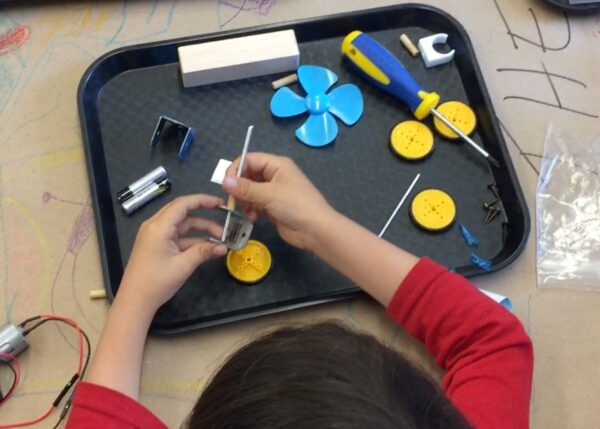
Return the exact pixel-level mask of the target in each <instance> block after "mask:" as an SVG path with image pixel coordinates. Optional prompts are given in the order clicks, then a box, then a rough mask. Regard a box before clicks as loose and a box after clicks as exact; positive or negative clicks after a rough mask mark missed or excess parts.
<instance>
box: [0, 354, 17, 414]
mask: <svg viewBox="0 0 600 429" xmlns="http://www.w3.org/2000/svg"><path fill="white" fill-rule="evenodd" d="M0 356H1V357H4V358H8V359H10V360H11V361H12V362H14V363H15V381H14V382H13V385H12V386H11V387H10V390H9V391H8V393H7V394H6V395H5V396H4V398H2V400H1V401H0V405H2V404H4V403H5V402H6V401H8V398H10V396H11V395H12V394H13V392H14V391H15V389H16V388H17V385H18V384H19V381H20V380H21V365H19V361H18V360H17V358H16V357H15V356H14V355H11V354H10V353H4V352H0Z"/></svg>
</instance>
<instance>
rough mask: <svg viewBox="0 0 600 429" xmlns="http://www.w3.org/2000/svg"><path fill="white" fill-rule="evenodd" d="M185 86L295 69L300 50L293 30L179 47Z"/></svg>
mask: <svg viewBox="0 0 600 429" xmlns="http://www.w3.org/2000/svg"><path fill="white" fill-rule="evenodd" d="M177 52H178V54H179V64H180V68H181V78H182V80H183V86H184V87H186V88H189V87H192V86H198V85H208V84H211V83H217V82H227V81H231V80H237V79H245V78H249V77H255V76H263V75H268V74H274V73H282V72H287V71H290V70H296V69H297V68H298V65H299V61H300V51H299V50H298V43H297V42H296V35H295V34H294V31H293V30H284V31H276V32H273V33H264V34H256V35H253V36H245V37H236V38H233V39H225V40H217V41H215V42H206V43H198V44H196V45H188V46H181V47H179V48H178V49H177Z"/></svg>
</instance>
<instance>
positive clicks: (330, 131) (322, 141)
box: [296, 112, 338, 147]
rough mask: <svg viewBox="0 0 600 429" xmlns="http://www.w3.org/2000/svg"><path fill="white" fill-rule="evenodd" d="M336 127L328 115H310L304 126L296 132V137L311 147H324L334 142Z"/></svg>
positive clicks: (331, 117)
mask: <svg viewBox="0 0 600 429" xmlns="http://www.w3.org/2000/svg"><path fill="white" fill-rule="evenodd" d="M337 133H338V126H337V124H336V123H335V119H333V116H331V114H330V113H328V112H325V113H323V114H322V115H310V116H309V117H308V119H307V120H306V122H305V123H304V125H302V126H301V127H300V128H298V129H297V130H296V137H298V140H300V141H301V142H303V143H305V144H307V145H308V146H311V147H321V146H326V145H328V144H329V143H331V142H332V141H334V140H335V137H336V136H337Z"/></svg>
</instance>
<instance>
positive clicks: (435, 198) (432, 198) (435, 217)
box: [410, 189, 456, 232]
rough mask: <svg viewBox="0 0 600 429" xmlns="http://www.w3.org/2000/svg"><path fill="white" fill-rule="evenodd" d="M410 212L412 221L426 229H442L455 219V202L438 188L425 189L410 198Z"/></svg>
mask: <svg viewBox="0 0 600 429" xmlns="http://www.w3.org/2000/svg"><path fill="white" fill-rule="evenodd" d="M410 214H411V217H412V219H413V220H414V222H415V223H416V224H417V225H418V226H420V227H421V228H423V229H425V230H427V231H433V232H437V231H443V230H444V229H446V228H448V227H449V226H450V225H452V223H453V222H454V219H456V204H454V200H453V199H452V197H451V196H450V195H448V194H447V193H445V192H444V191H440V190H439V189H426V190H424V191H421V192H419V193H418V194H417V195H416V196H415V198H414V199H413V200H412V204H411V208H410Z"/></svg>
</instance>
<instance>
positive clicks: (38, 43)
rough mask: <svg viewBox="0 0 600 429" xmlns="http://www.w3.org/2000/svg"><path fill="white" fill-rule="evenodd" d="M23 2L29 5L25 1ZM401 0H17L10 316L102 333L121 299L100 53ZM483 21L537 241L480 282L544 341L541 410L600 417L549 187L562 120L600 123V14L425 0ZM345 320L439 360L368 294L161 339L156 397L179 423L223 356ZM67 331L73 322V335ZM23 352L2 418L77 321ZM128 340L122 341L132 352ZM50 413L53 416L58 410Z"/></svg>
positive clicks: (582, 318)
mask: <svg viewBox="0 0 600 429" xmlns="http://www.w3.org/2000/svg"><path fill="white" fill-rule="evenodd" d="M18 3H20V5H17V4H18ZM367 3H368V5H369V7H376V6H383V5H390V4H394V3H396V2H392V1H383V0H372V1H369V2H364V1H359V0H329V1H319V0H303V1H292V0H212V1H208V0H205V1H191V0H181V1H175V0H171V1H162V2H158V1H145V0H140V1H135V2H132V1H116V0H115V1H109V2H95V3H94V2H86V1H73V2H33V1H32V2H31V3H29V2H23V1H22V2H12V3H7V4H3V5H2V6H0V288H1V293H0V305H1V307H2V317H1V318H0V322H2V323H3V322H5V321H6V320H11V321H13V322H15V323H18V322H20V321H21V320H23V319H25V318H27V317H29V316H33V315H36V314H39V313H43V312H52V313H56V314H60V315H63V316H69V317H72V318H74V319H76V320H77V321H78V322H79V323H80V324H81V325H82V327H83V328H84V329H85V330H86V331H87V332H88V333H89V334H90V337H91V339H92V342H93V344H94V345H95V343H96V341H97V340H98V336H99V332H100V330H101V329H102V324H103V320H104V318H105V315H106V311H107V309H108V303H107V302H106V301H104V300H95V301H91V300H90V299H89V297H88V294H89V291H90V290H92V289H99V288H102V287H103V283H102V275H101V269H100V259H99V254H98V244H97V237H96V233H95V226H94V220H93V214H92V210H91V207H90V190H89V185H88V178H87V173H86V167H85V161H84V153H83V146H82V139H81V135H80V128H79V127H80V126H79V118H78V116H77V104H76V91H77V85H78V83H79V80H80V78H81V76H82V74H83V72H84V71H85V70H86V68H87V67H88V66H89V65H90V63H91V62H92V61H93V60H94V59H96V58H97V57H99V56H101V55H102V54H104V53H106V52H108V51H110V50H113V49H115V48H117V47H121V46H126V45H131V44H136V43H141V42H150V41H156V40H163V39H171V38H175V37H182V36H188V35H196V34H201V33H208V32H215V31H219V30H229V29H233V28H241V27H248V26H255V25H261V24H267V23H274V22H281V21H286V20H292V19H299V18H307V17H311V16H319V15H326V14H332V13H338V12H344V11H350V10H356V9H361V8H364V7H365V5H366V4H367ZM424 3H428V4H432V5H434V6H437V7H440V8H442V9H444V10H446V11H447V12H448V13H450V14H451V15H453V16H454V17H455V18H457V19H458V20H459V21H460V22H461V23H462V25H463V26H464V27H465V28H466V30H467V31H468V33H469V34H470V36H471V39H472V41H473V45H474V47H475V51H476V53H477V58H478V61H479V63H480V65H481V68H482V71H483V75H484V77H485V80H486V82H487V85H488V89H489V92H490V95H491V97H492V101H493V103H494V107H495V109H496V112H497V114H498V117H499V120H500V123H501V124H502V128H503V132H504V136H505V138H506V141H507V145H508V147H509V149H510V152H511V156H512V158H513V162H514V164H515V167H516V169H517V172H518V176H519V180H520V182H521V186H522V188H523V192H524V194H525V196H526V199H527V203H528V205H529V210H530V213H531V216H532V231H531V235H530V238H529V242H528V245H527V248H526V250H525V252H524V253H523V254H522V256H521V257H520V258H519V259H518V260H517V261H516V262H515V263H513V264H512V265H511V266H510V267H509V268H507V269H505V270H502V271H501V272H499V273H497V274H493V275H490V276H485V277H482V278H476V279H475V283H476V284H477V285H479V286H481V287H484V288H486V289H489V290H492V291H495V292H498V293H500V294H502V295H507V296H509V297H510V298H511V300H512V302H513V305H514V310H515V314H516V315H517V316H518V317H519V318H520V319H521V320H522V322H523V323H524V325H525V326H526V329H527V331H528V332H529V334H530V335H531V337H532V338H533V342H534V346H535V355H536V362H535V374H534V391H533V398H532V405H531V410H532V412H531V423H532V427H535V428H565V427H569V428H591V427H596V426H597V425H598V417H599V414H598V413H599V412H598V406H597V404H596V399H597V398H600V371H599V370H598V356H600V338H599V335H600V334H599V332H600V328H598V326H600V312H599V311H598V308H599V307H600V293H595V292H580V291H574V290H564V289H551V290H545V289H539V288H538V287H537V286H536V271H535V251H536V239H535V226H534V225H535V223H534V222H535V217H534V216H535V212H534V211H533V208H534V201H535V189H536V183H537V179H538V173H539V165H540V157H541V154H542V153H543V145H544V139H545V136H546V132H547V130H548V125H549V123H550V122H553V123H554V124H555V126H556V127H557V128H558V129H560V130H562V131H566V132H568V133H569V134H571V135H573V136H575V137H576V138H578V139H587V140H590V139H591V138H592V137H594V136H598V135H600V120H599V117H598V115H600V104H599V103H598V99H599V96H600V73H599V72H598V70H600V15H598V14H597V15H594V14H592V15H569V16H566V15H565V14H563V13H562V12H560V11H557V10H556V9H553V8H550V7H548V6H546V5H545V3H543V2H542V1H538V0H461V1H454V2H449V1H442V0H436V1H424ZM323 318H336V319H340V320H342V321H344V322H346V323H348V324H350V325H352V326H356V327H358V328H361V329H366V330H369V331H370V332H373V333H375V334H377V335H378V336H379V337H381V338H382V339H383V340H385V341H388V342H391V343H392V344H393V345H394V346H395V347H397V348H398V349H399V350H402V351H404V352H406V353H407V354H409V355H411V356H414V357H415V358H416V359H417V360H419V361H421V362H423V363H424V364H425V365H426V366H427V367H428V368H430V369H431V370H432V371H433V372H434V373H435V374H436V375H437V376H439V372H437V371H436V370H435V366H434V364H433V363H432V361H431V359H430V358H429V357H428V356H427V355H426V353H424V351H423V348H422V347H421V346H420V345H419V344H417V343H416V342H414V341H413V340H411V339H409V338H408V337H407V335H406V334H405V333H403V332H402V331H401V330H399V329H398V328H396V327H395V326H394V324H393V323H391V322H390V321H389V320H387V319H386V317H385V315H384V312H383V310H382V309H381V308H379V307H378V306H377V305H376V304H374V303H373V302H372V301H370V300H368V299H366V298H358V299H354V300H351V301H346V302H341V303H336V304H326V305H322V306H317V307H313V308H309V309H305V310H298V311H293V312H287V313H283V314H280V315H277V316H269V317H263V318H259V319H255V320H252V321H244V322H240V323H235V324H231V325H226V326H220V327H216V328H211V329H206V330H203V331H199V332H194V333H190V334H186V335H181V336H177V337H166V338H155V337H153V338H150V339H149V341H148V345H147V350H146V354H145V356H144V374H143V379H142V395H141V401H142V402H143V403H144V404H145V405H146V406H148V407H149V408H150V409H151V410H153V411H154V412H155V413H156V414H157V415H158V416H159V417H161V418H162V419H163V420H164V421H165V422H166V423H167V424H168V425H169V426H170V427H177V426H179V424H180V423H181V421H182V420H183V419H184V418H185V416H186V414H187V413H188V412H189V411H190V409H191V407H192V405H193V403H194V399H195V398H196V397H197V395H198V392H199V391H200V390H201V389H202V387H203V385H204V383H205V382H206V380H207V378H208V377H209V376H210V375H211V373H212V371H213V370H214V369H215V368H216V367H217V366H218V365H219V364H220V363H221V362H222V361H223V359H224V358H225V357H226V356H227V355H228V354H229V353H230V352H231V351H232V350H234V349H235V348H236V347H238V346H240V345H241V344H243V343H245V342H246V341H247V340H248V339H251V338H253V337H254V336H255V335H256V334H257V333H258V332H261V331H262V330H264V329H269V328H272V327H273V326H276V325H279V324H285V323H290V322H292V323H295V322H313V321H315V320H318V319H323ZM63 333H64V336H63ZM29 341H30V343H31V348H30V350H28V351H26V352H25V353H23V354H22V355H21V356H20V361H21V364H22V367H23V377H22V381H21V384H20V385H19V387H18V390H17V391H16V394H15V396H14V397H13V399H11V400H9V402H8V403H7V404H6V405H5V406H3V407H2V410H1V414H0V415H1V418H0V421H2V422H9V421H17V420H23V419H29V418H32V417H34V416H36V415H38V414H39V413H41V412H42V411H44V410H45V409H46V408H47V407H48V405H49V404H50V403H51V402H52V400H54V398H55V396H56V393H57V391H58V390H60V389H61V388H62V386H63V385H64V383H65V381H66V380H67V379H68V378H69V377H70V376H71V374H72V371H73V368H74V365H75V352H74V351H73V349H72V346H71V344H73V343H74V336H73V333H72V332H69V331H68V330H66V329H63V330H62V331H59V329H57V327H56V326H50V325H48V326H45V327H44V329H40V330H39V331H37V332H36V334H35V335H31V337H29ZM117 352H118V351H117ZM56 418H57V416H56V415H54V416H53V417H52V418H51V419H49V420H47V421H45V422H44V423H43V424H40V425H38V426H37V427H44V428H45V427H51V426H52V425H53V424H54V422H55V419H56Z"/></svg>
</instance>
